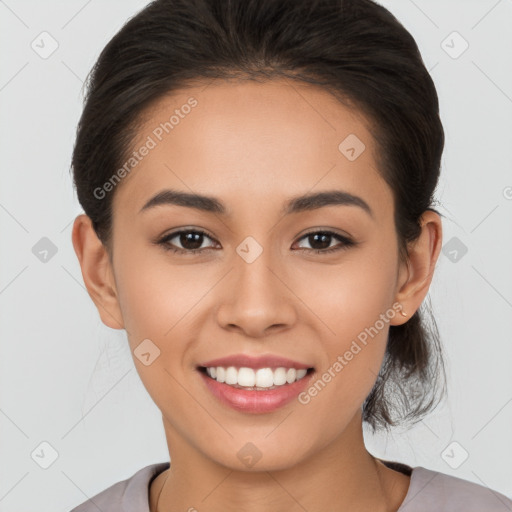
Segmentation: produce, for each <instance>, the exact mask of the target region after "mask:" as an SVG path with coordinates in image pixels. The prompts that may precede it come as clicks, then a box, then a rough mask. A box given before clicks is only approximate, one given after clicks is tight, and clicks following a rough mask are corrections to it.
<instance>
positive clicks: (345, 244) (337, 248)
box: [156, 229, 356, 256]
mask: <svg viewBox="0 0 512 512" xmlns="http://www.w3.org/2000/svg"><path fill="white" fill-rule="evenodd" d="M183 233H197V234H200V235H204V236H206V237H208V238H210V239H212V240H213V238H212V237H211V236H210V235H208V233H206V232H205V231H202V230H200V229H185V230H181V231H175V232H174V233H170V234H168V235H165V236H164V237H162V238H161V239H160V240H158V241H157V242H156V244H157V245H161V246H162V247H163V248H164V250H166V251H171V252H173V253H178V254H185V255H190V256H192V255H194V254H196V253H199V252H204V251H208V250H212V248H211V247H207V248H203V249H180V248H176V247H173V246H172V245H171V244H170V242H169V240H172V239H173V238H175V237H176V236H178V235H181V234H183ZM317 234H322V235H329V236H333V237H334V238H337V239H338V240H339V241H341V242H342V244H341V245H338V246H334V247H332V248H330V249H300V250H304V251H310V252H315V253H316V254H328V253H333V252H336V251H340V250H343V249H348V248H349V247H351V246H354V245H356V242H354V241H353V240H351V239H350V238H347V237H345V236H343V235H340V234H338V233H334V232H333V231H323V230H319V231H311V232H309V233H306V234H305V235H303V236H302V237H301V238H300V239H299V240H302V239H304V238H307V237H308V236H311V235H317Z"/></svg>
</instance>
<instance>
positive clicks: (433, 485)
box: [397, 466, 512, 512]
mask: <svg viewBox="0 0 512 512" xmlns="http://www.w3.org/2000/svg"><path fill="white" fill-rule="evenodd" d="M432 510H436V511H437V512H512V500H511V499H510V498H507V496H505V495H504V494H501V493H499V492H497V491H494V490H493V489H489V488H488V487H485V486H484V485H480V484H477V483H474V482H470V481H468V480H463V479H462V478H458V477H455V476H451V475H446V474H444V473H440V472H438V471H433V470H430V469H426V468H424V467H421V466H417V467H415V468H413V471H412V475H411V482H410V484H409V491H408V492H407V495H406V497H405V499H404V501H403V503H402V505H401V506H400V508H399V509H398V511H397V512H431V511H432Z"/></svg>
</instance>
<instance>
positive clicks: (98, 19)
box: [0, 0, 512, 512]
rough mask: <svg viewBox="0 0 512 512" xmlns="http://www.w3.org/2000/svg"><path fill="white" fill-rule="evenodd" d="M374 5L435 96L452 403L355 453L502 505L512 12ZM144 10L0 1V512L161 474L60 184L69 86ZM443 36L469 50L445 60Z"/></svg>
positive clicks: (153, 437)
mask: <svg viewBox="0 0 512 512" xmlns="http://www.w3.org/2000/svg"><path fill="white" fill-rule="evenodd" d="M382 3H383V4H384V5H385V6H386V7H387V8H389V9H390V10H391V11H392V12H393V13H394V14H395V16H397V18H398V19H399V20H400V21H401V22H402V23H403V24H404V25H405V27H406V28H407V29H408V30H409V31H410V32H411V33H412V34H413V36H414V37H415V39H416V41H417V42H418V45H419V47H420V50H421V52H422V55H423V58H424V61H425V63H426V66H427V68H428V69H429V70H430V71H431V74H432V77H433V79H434V81H435V83H436V86H437V88H438V93H439V97H440V104H441V116H442V119H443V123H444V127H445V130H446V148H445V152H444V157H443V161H442V179H441V183H440V186H439V189H438V199H439V200H440V202H441V204H442V206H441V208H440V210H441V212H442V213H443V214H444V215H446V219H445V220H444V244H447V243H451V244H458V246H456V245H448V246H446V245H445V249H444V254H442V255H441V257H440V260H439V263H438V266H437V271H436V275H435V278H434V282H433V285H432V288H431V292H430V297H431V301H432V305H433V308H434V312H435V314H436V318H437V322H438V325H439V328H440V332H441V335H442V338H443V343H444V346H445V352H446V359H447V366H448V374H449V381H448V384H449V390H450V392H449V400H448V401H447V402H446V403H445V404H444V406H443V407H441V408H439V409H438V410H437V411H436V412H435V413H433V414H432V415H431V416H430V417H429V418H428V419H426V420H425V421H423V422H422V423H420V424H419V425H418V426H417V427H416V428H414V429H412V430H410V431H409V432H407V433H405V432H401V431H397V432H395V433H394V434H393V435H390V436H383V435H381V436H377V437H371V436H370V435H366V440H367V446H368V448H369V450H370V451H371V452H372V453H373V454H374V455H377V456H380V457H383V458H386V459H389V460H399V461H402V462H406V463H408V464H410V465H412V466H416V465H421V466H424V467H427V468H430V469H435V470H438V471H442V472H444V473H448V474H452V475H456V476H458V477H461V478H465V479H467V480H471V481H474V482H477V483H480V484H482V485H487V486H489V487H491V488H493V489H495V490H497V491H500V492H502V493H504V494H506V495H508V496H510V497H512V469H511V463H510V461H511V459H512V436H511V432H512V428H511V426H512V372H511V369H510V367H511V364H510V363H511V361H512V336H511V330H512V229H511V227H512V171H511V169H512V165H511V164H512V144H511V142H512V137H511V135H512V69H511V62H512V59H511V53H512V51H511V50H512V30H511V29H510V27H511V26H512V0H500V1H496V0H478V1H476V0H473V1H468V0H464V1H462V0H458V1H455V0H449V1H447V0H436V1H433V0H428V1H427V0H415V1H412V0H399V1H396V0H387V1H385V2H382ZM144 5H146V1H143V0H129V1H126V0H124V1H121V0H117V1H113V0H110V1H100V0H89V1H88V2H87V1H83V0H66V1H63V0H62V1H57V0H47V1H45V2H41V1H35V0H33V1H28V0H27V1H21V0H17V1H16V0H6V1H0V48H1V49H2V54H1V66H0V112H1V115H2V117H1V123H0V130H1V132H0V145H1V151H0V155H1V165H0V169H1V180H2V182H1V187H0V232H1V240H2V245H1V250H0V315H1V318H0V321H1V323H0V329H1V332H0V340H1V357H0V399H1V402H0V433H1V434H0V439H1V445H0V450H1V453H0V458H1V464H0V511H2V512H4V511H18V510H24V511H26V512H29V511H37V512H50V511H52V512H64V511H68V510H70V509H71V508H72V507H74V506H76V505H77V504H78V503H81V502H83V501H85V500H86V499H87V498H88V497H90V496H92V495H94V494H96V493H98V492H99V491H101V490H103V489H105V488H106V487H108V486H110V485H112V484H113V483H115V482H117V481H119V480H122V479H125V478H128V477H129V476H131V475H132V474H133V473H134V472H135V471H137V470H138V469H140V468H142V467H143V466H145V465H147V464H152V463H155V462H160V461H165V460H168V454H167V447H166V444H165V438H164V435H163V428H162V426H161V418H160V413H159V411H158V409H157V408H156V406H155V405H154V404H153V402H152V401H151V398H150V397H149V395H148V394H147V392H146V391H145V389H144V388H143V386H142V384H141V382H140V380H139V378H138V375H137V373H136V370H135V368H134V365H133V362H132V360H131V356H130V353H129V348H128V344H127V340H126V338H125V333H124V331H116V330H112V329H110V328H108V327H105V326H104V325H103V324H102V323H101V321H100V319H99V315H98V313H97V311H96V309H95V307H94V305H93V303H92V301H91V300H90V298H89V296H88V294H87V292H86V290H85V288H84V286H83V281H82V277H81V273H80V268H79V265H78V261H77V259H76V256H75V253H74V251H73V247H72V244H71V226H72V221H73V219H74V218H75V216H76V215H78V214H79V213H81V212H82V210H81V208H80V206H79V204H78V202H77V200H76V194H75V193H74V191H73V189H72V185H71V179H70V174H69V162H70V156H71V151H72V146H73V140H74V133H75V127H76V123H77V121H78V119H79V115H80V112H81V106H82V96H81V87H82V83H83V80H84V79H85V77H86V75H87V73H88V71H89V69H90V68H91V66H92V65H93V63H94V61H95V60H96V58H97V56H98V54H99V52H100V50H101V49H102V48H103V46H104V45H105V44H106V43H107V42H108V40H109V39H110V38H111V37H112V36H113V35H114V34H115V32H116V31H117V30H118V29H119V28H120V27H121V26H122V24H123V23H124V22H125V21H126V20H127V19H128V18H129V17H130V16H132V15H133V14H135V13H136V12H137V11H138V10H140V9H141V8H142V7H143V6H144ZM43 31H47V32H48V33H49V34H51V37H52V38H54V39H55V40H56V41H57V42H58V48H57V49H56V51H55V52H54V53H53V54H52V55H50V56H49V57H48V58H42V57H41V56H40V55H39V54H38V53H36V51H34V50H33V49H32V47H31V43H32V41H35V44H39V46H40V48H41V47H42V45H43V43H41V38H42V37H48V36H40V34H41V32H43ZM453 31H456V32H458V33H459V34H460V36H461V37H462V38H463V39H464V40H466V41H467V43H468V44H469V47H468V49H467V50H466V51H465V52H464V53H462V54H461V55H460V56H457V58H454V56H456V54H457V53H458V52H459V51H460V50H461V49H462V48H463V46H462V44H463V40H462V39H460V37H459V36H457V35H453V34H452V33H453ZM443 41H445V42H444V43H443ZM50 43H51V41H50V40H49V39H46V40H45V43H44V45H45V46H44V48H45V49H46V50H48V49H49V48H51V46H50ZM39 51H42V48H41V49H40V50H39ZM447 52H448V53H447ZM449 53H451V55H449ZM43 237H47V238H48V239H50V240H51V242H52V243H53V244H54V245H55V246H56V249H57V252H56V254H54V255H53V256H51V253H49V255H48V257H47V259H48V261H46V262H42V261H41V260H40V259H39V258H38V257H36V255H35V254H34V253H33V247H34V246H36V244H37V243H38V242H39V243H41V242H40V240H41V238H43ZM453 237H456V240H455V241H453V240H452V241H451V242H449V241H450V240H451V239H452V238H453ZM462 244H463V245H462ZM463 246H465V247H467V253H466V254H463V252H462V251H461V247H463ZM36 247H37V246H36ZM454 250H455V251H456V252H453V251H454ZM50 256H51V257H50ZM455 257H456V259H455ZM367 434H368V433H367ZM42 442H47V443H49V444H50V445H51V447H53V449H54V450H55V451H56V452H57V453H58V457H57V458H56V460H55V461H54V462H53V463H52V464H51V465H50V466H49V467H48V468H47V469H43V468H42V467H41V464H43V465H45V464H49V463H50V462H52V448H50V447H48V445H41V443H42ZM452 443H456V444H452ZM466 452H467V453H468V455H469V457H468V458H467V460H465V461H464V462H462V460H463V459H464V457H465V453H466ZM461 462H462V463H461Z"/></svg>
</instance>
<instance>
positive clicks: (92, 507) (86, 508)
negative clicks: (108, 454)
mask: <svg viewBox="0 0 512 512" xmlns="http://www.w3.org/2000/svg"><path fill="white" fill-rule="evenodd" d="M167 468H169V462H159V463H157V464H150V465H149V466H146V467H144V468H142V469H139V471H137V472H136V473H135V474H133V475H132V476H131V477H129V478H127V479H126V480H121V481H120V482H117V483H115V484H113V485H111V486H110V487H108V488H107V489H105V490H104V491H101V492H100V493H98V494H96V495H95V496H93V497H91V498H89V499H88V500H87V501H84V502H83V503H82V504H80V505H78V507H75V508H74V509H73V510H71V512H98V510H101V511H102V512H149V484H150V482H151V480H152V479H153V478H154V477H156V476H157V475H158V474H159V473H161V472H162V471H164V470H165V469H167Z"/></svg>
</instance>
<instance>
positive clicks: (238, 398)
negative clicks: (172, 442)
mask: <svg viewBox="0 0 512 512" xmlns="http://www.w3.org/2000/svg"><path fill="white" fill-rule="evenodd" d="M199 373H200V374H201V376H202V378H203V380H204V382H205V384H206V386H207V388H208V389H209V390H210V391H211V392H212V394H213V395H214V396H216V397H217V398H218V399H219V400H220V401H221V402H223V403H224V404H227V405H229V406H230V407H232V408H233V409H236V410H238V411H242V412H248V413H253V414H261V413H266V412H272V411H275V410H276V409H279V408H280V407H283V406H284V405H286V404H288V403H290V402H291V401H292V400H293V399H294V398H295V397H296V396H297V395H298V394H299V393H300V392H301V391H303V390H304V389H305V388H306V387H307V386H308V384H309V382H310V380H311V378H312V376H313V375H314V373H315V372H314V371H313V372H311V373H307V374H306V375H305V376H304V377H302V379H300V380H298V381H295V382H293V383H292V384H284V385H282V386H279V387H278V388H275V389H269V390H268V391H256V390H250V389H247V390H246V389H239V388H234V387H232V386H229V385H228V384H224V383H222V382H217V381H216V380H215V379H212V378H211V377H209V376H208V375H207V374H206V373H205V372H204V371H199Z"/></svg>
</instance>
